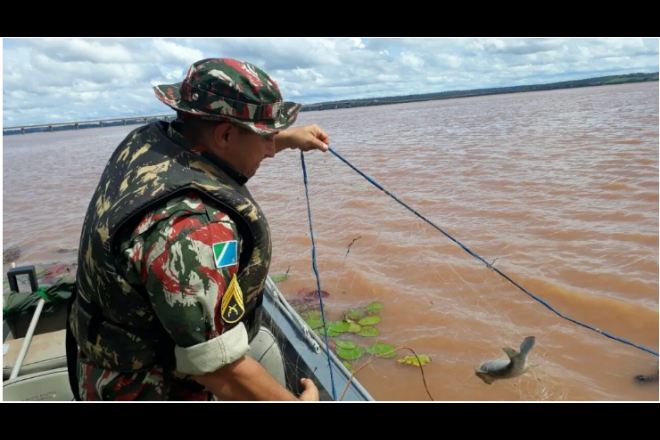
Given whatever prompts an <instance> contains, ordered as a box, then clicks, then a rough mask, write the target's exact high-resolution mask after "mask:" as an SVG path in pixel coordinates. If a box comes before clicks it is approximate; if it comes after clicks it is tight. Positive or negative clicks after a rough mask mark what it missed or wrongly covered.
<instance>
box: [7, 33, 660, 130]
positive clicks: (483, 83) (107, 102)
mask: <svg viewBox="0 0 660 440" xmlns="http://www.w3.org/2000/svg"><path fill="white" fill-rule="evenodd" d="M658 40H659V39H658V38H632V37H630V38H582V37H580V38H564V37H557V38H514V37H502V38H485V37H478V38H476V37H475V38H472V37H461V38H449V37H438V38H380V37H341V38H340V37H337V38H322V37H308V38H307V37H305V38H303V37H273V38H270V37H242V38H68V37H67V38H64V37H57V38H56V37H54V38H3V48H2V73H3V85H2V100H3V104H2V110H3V113H2V122H3V126H4V127H9V126H18V125H33V124H47V123H59V122H72V121H88V120H98V119H111V118H122V117H131V116H149V115H162V114H170V113H173V111H172V110H171V109H170V108H169V107H167V106H165V105H164V104H162V103H161V102H160V101H158V100H157V99H156V97H155V95H154V92H153V90H152V87H153V86H154V85H156V84H163V83H174V82H178V81H181V80H183V78H184V77H185V74H186V72H187V71H188V68H189V67H190V64H191V63H193V62H194V61H197V60H200V59H203V58H209V57H229V58H235V59H239V60H242V61H247V62H251V63H253V64H255V65H257V66H259V67H261V68H262V69H264V70H265V71H266V72H268V74H269V75H270V76H271V77H272V78H273V79H274V80H275V81H276V82H277V83H278V85H279V86H280V89H281V91H282V94H283V95H284V98H285V99H286V100H293V101H296V102H300V103H303V104H311V103H315V102H323V101H334V100H342V99H357V98H376V97H383V96H397V95H409V94H421V93H435V92H444V91H453V90H472V89H479V88H490V87H509V86H518V85H532V84H546V83H552V82H558V81H566V80H575V79H584V78H591V77H596V76H605V75H614V74H627V73H636V72H645V73H651V72H658V70H660V69H659V65H660V59H659V55H658Z"/></svg>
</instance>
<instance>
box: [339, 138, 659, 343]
mask: <svg viewBox="0 0 660 440" xmlns="http://www.w3.org/2000/svg"><path fill="white" fill-rule="evenodd" d="M330 152H331V153H332V154H334V155H335V156H337V157H338V158H339V159H340V160H341V161H342V162H344V163H345V164H346V165H348V166H349V167H351V168H352V169H353V170H355V171H356V172H357V173H358V174H360V175H361V176H362V177H364V178H365V179H367V180H368V181H369V182H371V183H372V184H373V185H374V186H375V187H376V188H378V189H380V190H381V191H383V192H385V193H386V194H387V195H389V196H390V197H392V198H393V199H394V200H396V201H397V202H399V203H400V204H401V205H403V206H404V207H406V208H407V209H408V210H410V211H411V212H412V213H413V214H415V215H416V216H417V217H419V218H420V219H422V220H424V221H425V222H426V223H428V224H430V225H431V226H433V227H434V228H435V229H437V230H438V231H440V232H442V233H443V234H444V235H446V236H447V237H448V238H449V239H450V240H452V241H453V242H454V243H456V244H458V245H459V246H460V247H462V248H463V249H464V250H465V251H466V252H467V253H469V254H470V255H472V256H473V257H475V258H477V259H479V260H481V261H482V262H483V263H485V264H486V266H487V267H488V268H489V269H492V270H494V271H495V272H497V273H498V274H500V275H502V276H503V277H504V278H506V279H507V280H508V281H510V282H511V283H512V284H513V285H514V286H516V287H518V288H519V289H520V290H522V291H523V292H525V293H526V294H527V295H529V296H531V297H532V298H534V299H535V300H536V301H538V302H540V303H541V304H543V305H544V306H546V307H547V308H548V309H550V310H551V311H552V312H554V313H555V314H557V315H558V316H559V317H561V318H563V319H566V320H567V321H571V322H573V323H575V324H577V325H580V326H582V327H585V328H587V329H589V330H593V331H595V332H596V333H600V334H601V335H603V336H606V337H608V338H610V339H614V340H615V341H619V342H623V343H624V344H628V345H631V346H633V347H635V348H638V349H640V350H643V351H646V352H648V353H651V354H654V355H656V356H658V352H657V351H653V350H649V349H648V348H644V347H640V346H639V345H635V344H633V343H631V342H628V341H626V340H625V339H621V338H618V337H616V336H612V335H610V334H608V333H606V332H604V331H601V330H599V329H597V328H594V327H592V326H589V325H586V324H582V323H581V322H579V321H576V320H574V319H571V318H568V317H566V316H564V315H562V314H561V313H559V312H557V311H556V310H555V309H554V308H552V307H551V306H550V305H549V304H548V303H546V302H545V301H543V300H542V299H540V298H538V297H536V296H534V295H532V294H531V293H529V292H528V291H527V290H525V289H524V288H523V287H521V286H519V285H518V283H516V282H515V281H513V280H512V279H511V278H509V277H508V276H506V275H505V274H503V273H502V272H500V271H499V269H497V268H496V267H493V265H492V264H490V263H488V262H487V261H486V260H484V259H483V258H481V257H480V256H479V255H477V254H475V253H474V252H472V251H471V250H470V249H468V248H467V247H466V246H464V245H463V244H461V243H460V242H459V241H457V240H455V239H454V238H453V237H452V236H451V235H449V234H447V233H446V232H445V231H443V230H442V229H440V228H439V227H437V226H436V225H435V224H433V223H432V222H431V221H429V220H427V219H426V218H425V217H424V216H423V215H421V214H419V213H418V212H417V211H415V210H414V209H412V208H410V207H409V206H408V205H406V204H405V203H404V202H402V201H401V200H399V199H398V198H397V197H396V196H395V195H394V194H392V193H390V192H389V191H387V190H386V189H385V188H383V187H382V186H381V185H379V184H378V183H377V182H376V181H374V180H373V179H372V178H371V177H369V176H367V175H366V174H364V173H363V172H362V171H360V170H358V169H357V168H355V167H354V166H353V165H351V164H350V163H349V162H348V161H347V160H346V159H344V158H343V157H342V156H341V155H340V154H339V153H337V152H336V151H335V150H333V149H332V148H330Z"/></svg>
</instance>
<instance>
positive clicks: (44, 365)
mask: <svg viewBox="0 0 660 440" xmlns="http://www.w3.org/2000/svg"><path fill="white" fill-rule="evenodd" d="M23 341H24V339H23V338H20V339H12V340H6V341H5V342H4V348H3V353H4V354H3V356H2V378H3V380H7V379H9V377H10V376H11V372H12V370H13V368H14V365H15V364H16V359H17V358H18V354H19V353H20V351H21V345H23ZM5 348H6V350H7V351H6V352H5V350H4V349H5ZM66 366H67V364H66V330H60V331H57V332H52V333H44V334H41V335H35V336H33V337H32V343H31V344H30V347H28V351H27V354H26V355H25V359H24V360H23V364H22V366H21V371H20V372H19V376H18V377H21V376H24V375H29V374H34V373H40V372H44V371H48V370H53V369H56V368H62V367H65V368H66Z"/></svg>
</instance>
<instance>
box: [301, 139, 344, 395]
mask: <svg viewBox="0 0 660 440" xmlns="http://www.w3.org/2000/svg"><path fill="white" fill-rule="evenodd" d="M300 161H301V162H302V170H303V179H304V181H305V195H306V196H307V214H308V216H309V231H310V233H311V235H312V267H313V268H314V273H315V274H316V284H317V287H318V294H319V301H320V302H321V316H322V317H323V329H324V330H325V350H326V353H327V355H328V368H329V369H330V381H331V382H332V398H333V400H335V401H337V390H336V388H335V377H334V375H333V373H332V363H331V362H330V341H329V339H328V325H327V324H326V321H325V310H324V309H323V293H322V291H321V279H320V278H319V271H318V268H317V267H316V244H315V243H314V228H313V227H312V208H311V207H310V205H309V190H308V185H307V167H305V154H304V153H303V152H302V151H301V152H300Z"/></svg>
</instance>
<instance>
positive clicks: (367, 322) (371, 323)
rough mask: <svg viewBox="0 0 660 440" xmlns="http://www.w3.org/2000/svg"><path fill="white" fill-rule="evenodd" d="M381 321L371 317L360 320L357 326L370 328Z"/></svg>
mask: <svg viewBox="0 0 660 440" xmlns="http://www.w3.org/2000/svg"><path fill="white" fill-rule="evenodd" d="M380 321H381V319H380V318H379V317H378V316H371V317H369V318H364V319H361V320H360V322H359V324H360V325H361V326H364V327H371V326H374V325H376V324H378V323H379V322H380Z"/></svg>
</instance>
